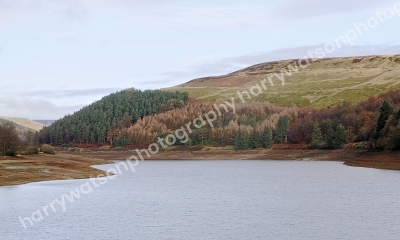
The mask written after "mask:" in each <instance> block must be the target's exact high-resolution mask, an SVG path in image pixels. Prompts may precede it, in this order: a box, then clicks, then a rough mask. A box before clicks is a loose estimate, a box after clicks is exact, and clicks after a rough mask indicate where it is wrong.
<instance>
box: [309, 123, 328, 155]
mask: <svg viewBox="0 0 400 240" xmlns="http://www.w3.org/2000/svg"><path fill="white" fill-rule="evenodd" d="M324 145H325V142H324V137H323V136H322V131H321V128H320V126H319V124H318V123H316V124H315V125H314V129H313V132H312V135H311V147H312V148H315V149H322V148H324Z"/></svg>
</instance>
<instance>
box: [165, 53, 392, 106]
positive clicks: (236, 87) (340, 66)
mask: <svg viewBox="0 0 400 240" xmlns="http://www.w3.org/2000/svg"><path fill="white" fill-rule="evenodd" d="M296 62H297V60H285V61H276V62H268V63H262V64H258V65H254V66H251V67H248V68H245V69H243V70H240V71H237V72H233V73H230V74H227V75H223V76H216V77H206V78H200V79H195V80H192V81H190V82H187V83H184V84H182V85H179V86H176V87H172V88H168V89H166V90H169V91H184V92H187V93H189V96H190V97H191V98H195V99H200V100H204V101H207V102H215V101H217V100H222V99H226V98H230V97H231V96H237V93H236V92H237V91H244V90H247V91H248V90H249V89H250V88H251V87H252V86H254V85H256V84H257V83H259V82H260V81H261V80H263V79H266V78H267V77H268V76H270V75H271V74H279V75H280V74H281V70H282V69H288V66H289V65H291V66H292V67H294V66H296ZM304 64H305V62H304ZM273 82H274V86H270V85H269V83H268V82H267V86H268V89H267V90H266V91H263V93H262V94H260V95H259V96H258V97H255V98H253V99H252V100H253V101H269V102H270V103H272V104H274V105H289V104H291V103H295V104H296V105H297V106H299V107H306V106H310V107H314V108H324V107H327V106H334V105H336V104H338V103H341V102H342V101H344V100H346V101H349V102H351V103H358V102H360V101H362V100H366V99H368V98H369V97H371V96H373V95H376V94H379V93H384V92H387V91H389V90H395V89H400V55H393V56H367V57H349V58H334V59H320V60H316V61H311V64H310V65H309V66H308V67H307V68H304V69H302V68H300V67H298V72H297V73H295V72H293V75H292V76H291V77H288V76H287V75H285V82H286V84H285V85H284V86H282V84H281V81H280V80H279V79H278V78H276V77H274V78H273Z"/></svg>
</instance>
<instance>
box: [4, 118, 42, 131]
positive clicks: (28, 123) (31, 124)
mask: <svg viewBox="0 0 400 240" xmlns="http://www.w3.org/2000/svg"><path fill="white" fill-rule="evenodd" d="M0 119H5V120H7V121H10V122H14V123H16V124H18V125H20V126H23V127H25V128H28V129H31V130H33V131H40V130H41V129H42V128H43V127H44V125H43V124H41V123H38V122H35V121H33V120H30V119H27V118H15V117H5V116H0Z"/></svg>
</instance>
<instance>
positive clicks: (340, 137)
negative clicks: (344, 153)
mask: <svg viewBox="0 0 400 240" xmlns="http://www.w3.org/2000/svg"><path fill="white" fill-rule="evenodd" d="M344 144H346V132H345V128H344V126H343V125H342V124H339V125H338V126H337V127H336V132H335V137H334V140H333V148H334V149H339V148H342V147H343V145H344Z"/></svg>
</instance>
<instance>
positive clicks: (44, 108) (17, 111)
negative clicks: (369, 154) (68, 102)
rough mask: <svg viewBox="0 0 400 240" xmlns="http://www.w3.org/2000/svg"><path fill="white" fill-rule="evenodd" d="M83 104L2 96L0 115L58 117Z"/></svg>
mask: <svg viewBox="0 0 400 240" xmlns="http://www.w3.org/2000/svg"><path fill="white" fill-rule="evenodd" d="M82 107H83V106H81V105H76V106H57V105H55V104H53V103H52V102H50V101H48V100H43V99H37V98H29V97H12V96H7V97H0V109H1V112H0V115H3V116H9V117H21V118H36V119H58V118H60V116H63V115H65V114H66V113H73V112H74V111H77V110H79V109H80V108H82Z"/></svg>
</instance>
